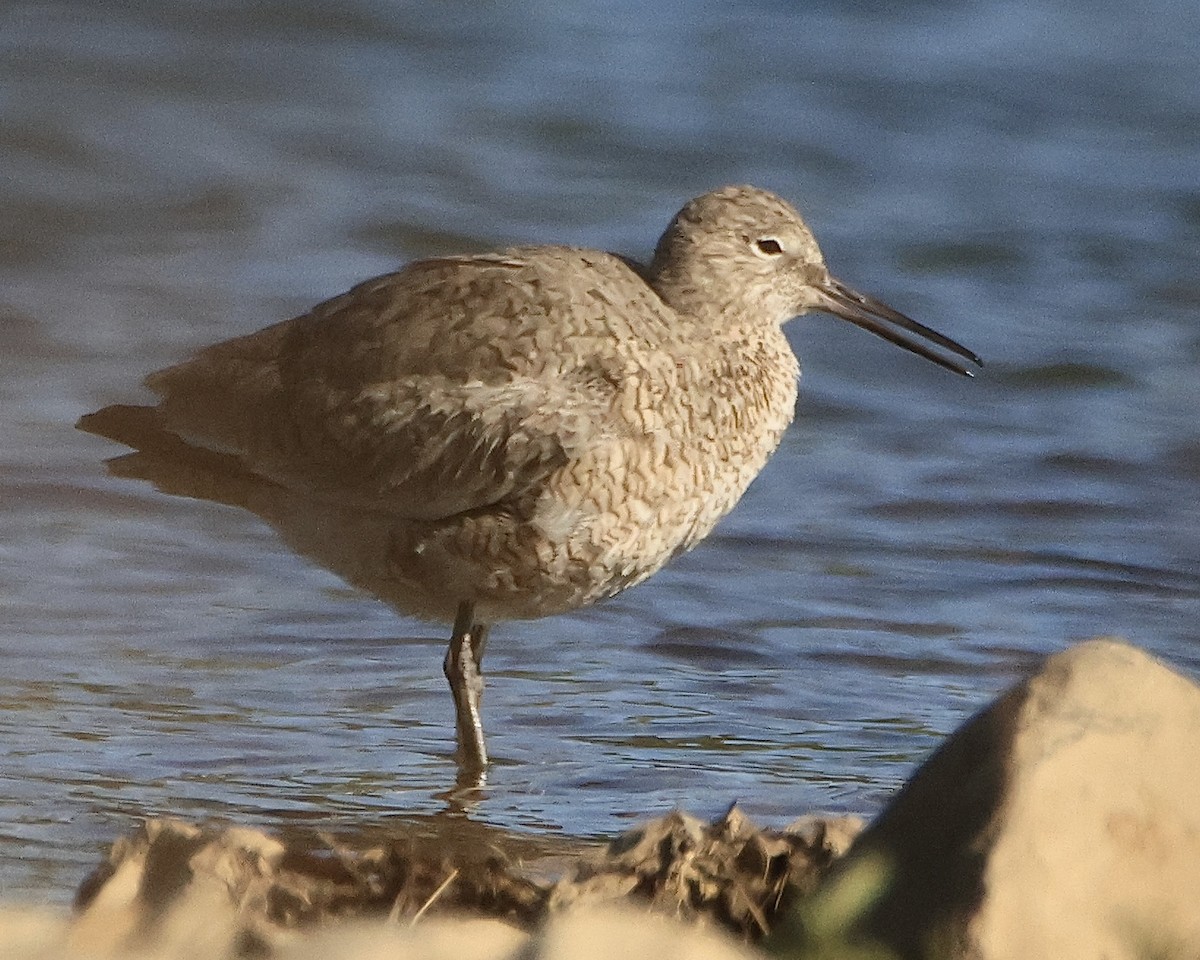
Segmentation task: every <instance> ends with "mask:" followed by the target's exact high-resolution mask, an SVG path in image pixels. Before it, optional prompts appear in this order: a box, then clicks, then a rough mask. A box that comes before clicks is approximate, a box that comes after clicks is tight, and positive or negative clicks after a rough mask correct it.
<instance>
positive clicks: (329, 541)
mask: <svg viewBox="0 0 1200 960" xmlns="http://www.w3.org/2000/svg"><path fill="white" fill-rule="evenodd" d="M810 310H821V311H825V312H827V313H831V314H834V315H835V316H838V317H841V318H843V319H845V320H849V321H850V322H851V323H854V324H857V325H858V326H860V327H864V328H866V329H867V330H869V331H871V332H872V333H875V334H878V335H879V336H881V337H883V338H884V339H886V340H889V341H891V342H892V343H894V344H897V345H898V346H901V347H903V348H904V349H906V350H910V351H912V352H913V353H916V354H918V355H920V356H922V357H925V358H926V359H928V360H932V361H933V362H935V363H937V364H940V365H941V366H943V367H946V368H947V369H949V370H953V371H955V372H957V373H960V374H964V375H967V376H970V369H969V364H978V363H980V360H979V358H978V357H977V356H976V355H975V354H974V353H972V352H971V351H970V350H968V349H967V348H965V347H963V346H962V345H961V344H959V343H956V342H955V341H954V340H951V339H950V338H948V337H945V336H943V335H942V334H940V333H938V332H936V331H934V330H931V329H930V328H928V327H925V326H922V325H921V324H919V323H917V322H916V321H914V320H910V319H909V318H908V317H906V316H904V315H903V314H901V313H898V312H897V311H895V310H893V309H892V308H891V307H889V306H887V305H885V304H883V303H881V302H880V301H878V300H875V299H872V298H871V297H868V296H865V295H863V294H860V293H857V292H855V291H854V290H852V289H851V288H850V287H848V286H846V285H845V284H843V283H841V282H840V281H838V280H835V279H834V278H833V277H832V276H830V273H829V271H828V270H827V269H826V266H825V262H824V259H823V258H822V256H821V252H820V250H819V249H818V247H817V243H816V241H815V240H814V238H813V235H812V233H811V232H810V231H809V229H808V227H807V226H806V225H805V223H804V221H803V220H802V219H801V217H800V215H799V214H798V213H797V212H796V210H795V209H794V208H793V207H792V206H791V205H789V204H788V203H787V202H786V201H784V200H782V199H780V198H779V197H777V196H775V195H773V194H771V193H768V192H766V191H764V190H759V189H756V188H753V187H746V186H735V187H725V188H723V189H720V190H716V191H714V192H712V193H707V194H704V195H703V196H700V197H697V198H696V199H694V200H691V201H690V202H688V203H687V204H686V205H685V206H684V207H683V209H682V210H680V211H679V213H678V214H677V215H676V216H675V218H674V219H673V220H672V221H671V224H670V225H669V226H668V228H667V230H666V232H665V233H664V234H663V235H662V238H661V239H660V240H659V242H658V246H657V248H656V250H655V252H654V257H653V259H652V260H651V262H650V263H649V264H648V265H642V264H639V263H637V262H634V261H632V260H629V259H626V258H624V257H620V256H616V255H613V254H610V253H602V252H598V251H593V250H584V249H578V248H574V247H564V246H542V247H513V248H511V249H507V250H503V251H501V252H498V253H487V254H481V255H476V256H451V257H438V258H435V259H430V260H422V261H417V262H414V263H411V264H409V265H408V266H406V267H404V268H403V269H401V270H399V271H397V272H395V273H389V274H385V275H384V276H381V277H376V278H375V279H372V280H367V281H366V282H364V283H361V284H359V285H358V286H356V287H354V288H353V289H352V290H350V291H349V292H347V293H344V294H342V295H341V296H338V297H334V298H333V299H331V300H328V301H326V302H324V303H322V304H320V305H318V306H316V307H314V308H313V309H312V310H311V311H310V312H309V313H306V314H304V315H303V316H299V317H295V318H294V319H291V320H286V321H284V322H282V323H277V324H275V325H274V326H270V327H267V328H266V329H264V330H261V331H259V332H257V333H252V334H249V335H248V336H243V337H238V338H236V339H232V340H227V341H224V342H222V343H218V344H216V345H214V346H211V347H209V348H207V349H205V350H203V351H201V352H200V353H198V354H197V355H196V356H195V357H193V358H192V359H191V360H188V361H186V362H184V363H182V364H179V365H177V366H173V367H169V368H167V369H165V370H161V371H159V372H158V373H154V374H152V375H151V376H149V377H148V378H147V380H146V384H147V385H148V386H149V388H150V389H151V390H152V391H153V392H154V393H155V394H157V396H158V398H159V399H158V402H157V404H156V405H154V406H141V407H135V406H111V407H105V408H104V409H103V410H100V411H98V412H97V413H93V414H90V415H88V416H85V417H83V418H82V419H81V420H80V422H79V426H80V427H81V428H82V429H84V430H87V431H89V432H92V433H96V434H99V435H101V436H105V437H108V438H110V439H113V440H117V441H120V442H122V443H125V444H127V445H129V446H131V447H133V448H134V449H135V450H138V451H140V453H138V454H131V455H129V456H128V457H125V458H121V459H120V460H117V461H114V462H115V463H121V461H122V460H125V461H130V460H132V461H135V465H133V466H127V468H126V469H125V470H124V472H125V473H127V474H128V475H133V476H143V477H148V478H150V479H155V480H156V481H157V482H159V483H160V486H163V487H164V489H170V490H172V491H173V492H181V493H185V494H190V495H192V496H200V497H206V498H208V499H214V500H221V501H223V502H228V503H236V504H238V505H240V506H246V507H248V508H250V509H252V510H255V511H256V512H258V513H259V514H260V515H263V516H264V517H266V518H267V519H268V520H269V521H270V522H272V523H274V524H275V525H276V526H277V527H279V528H280V529H281V530H283V531H284V532H285V534H286V535H288V536H289V538H290V539H291V540H292V541H293V543H294V545H296V546H298V548H299V549H301V550H303V551H305V552H309V553H312V554H313V555H315V556H319V557H322V558H324V560H325V562H326V563H327V564H328V565H330V566H332V567H333V568H334V569H335V570H337V571H338V572H339V573H342V574H343V576H345V577H346V578H347V579H349V580H350V581H352V582H354V583H357V584H359V585H362V586H366V587H367V588H368V589H370V590H371V591H372V592H374V593H376V594H377V595H378V596H380V597H381V598H382V599H384V600H386V601H388V602H390V603H392V604H393V605H394V606H396V607H398V608H399V609H401V610H403V611H407V612H409V613H411V614H414V615H416V616H419V617H423V618H427V619H432V620H439V621H444V622H452V623H453V625H454V626H453V632H452V636H451V639H450V647H449V650H448V652H447V654H446V659H445V664H444V667H445V673H446V676H447V678H448V680H449V682H450V689H451V691H452V693H453V696H454V703H455V708H456V719H457V733H458V747H459V758H460V761H461V763H462V765H463V766H464V768H466V769H469V770H475V771H482V770H483V768H484V767H485V765H486V763H487V752H486V749H485V745H484V735H483V724H482V721H481V718H480V712H479V707H480V699H481V696H482V692H483V674H482V671H481V667H482V661H483V653H484V645H485V642H486V640H487V634H488V629H489V627H490V626H491V624H493V623H495V622H497V621H503V620H512V619H526V618H534V617H542V616H547V615H550V614H555V613H562V612H564V611H567V610H572V609H574V608H576V607H580V606H582V605H584V604H588V603H591V602H593V601H595V600H599V599H601V598H603V597H609V596H612V595H613V594H615V593H617V592H619V591H621V590H624V589H625V588H626V587H630V586H633V585H634V584H636V583H638V582H640V581H642V580H644V579H645V578H646V577H648V576H650V575H651V574H652V573H654V572H655V571H656V570H658V569H660V568H661V567H662V566H663V565H664V564H665V563H666V562H667V561H668V560H670V559H671V558H672V557H674V556H675V555H677V554H679V553H680V552H682V551H685V550H688V549H689V548H691V547H693V546H695V544H697V543H698V542H699V541H700V540H701V539H703V537H704V536H705V535H706V534H707V533H708V532H709V531H710V530H712V528H713V526H714V525H715V524H716V522H717V521H718V520H719V519H720V518H721V517H722V516H724V515H725V514H726V513H727V512H728V511H729V510H730V509H731V508H732V507H733V505H734V504H735V503H737V501H738V499H739V498H740V497H741V496H742V494H743V493H744V492H745V490H746V488H747V487H748V486H749V484H750V482H751V481H752V480H753V479H754V477H755V476H756V475H757V474H758V472H759V471H760V470H761V469H762V467H763V465H764V464H765V463H766V461H767V458H768V457H769V456H770V455H771V453H772V452H773V451H774V450H775V448H776V446H777V445H778V444H779V440H780V438H781V436H782V435H783V432H784V430H785V428H786V427H787V426H788V424H789V423H790V422H791V420H792V416H793V408H794V405H795V401H796V386H797V380H798V377H799V373H800V369H799V364H798V362H797V360H796V357H795V355H794V354H793V352H792V350H791V348H790V347H789V345H788V343H787V341H786V340H785V339H784V336H783V332H782V325H783V324H784V323H785V322H786V321H787V320H789V319H791V318H792V317H795V316H798V315H800V314H803V313H806V312H808V311H810ZM139 457H140V458H141V459H140V460H138V458H139ZM188 458H192V460H194V461H196V463H198V464H199V465H200V466H199V467H197V466H196V463H193V464H192V465H190V466H189V467H188V471H189V472H188V476H189V477H190V478H191V479H189V480H188V481H186V482H184V481H180V480H179V479H178V472H179V471H178V469H175V468H172V467H171V466H170V465H169V464H171V463H178V462H181V461H184V460H187V459H188ZM155 464H157V466H156V465H155ZM164 465H166V466H164ZM172 469H175V473H176V476H175V479H173V480H172V479H167V480H164V479H163V477H164V476H165V475H168V474H170V473H171V471H172ZM197 470H199V472H200V473H202V474H206V475H208V476H209V477H210V479H209V480H205V481H203V482H200V481H197V480H196V479H195V477H196V476H197ZM213 476H220V477H222V478H224V479H223V480H222V482H221V484H219V485H217V486H218V487H219V489H217V492H214V489H215V488H214V484H213V483H212V482H211V477H213Z"/></svg>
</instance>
